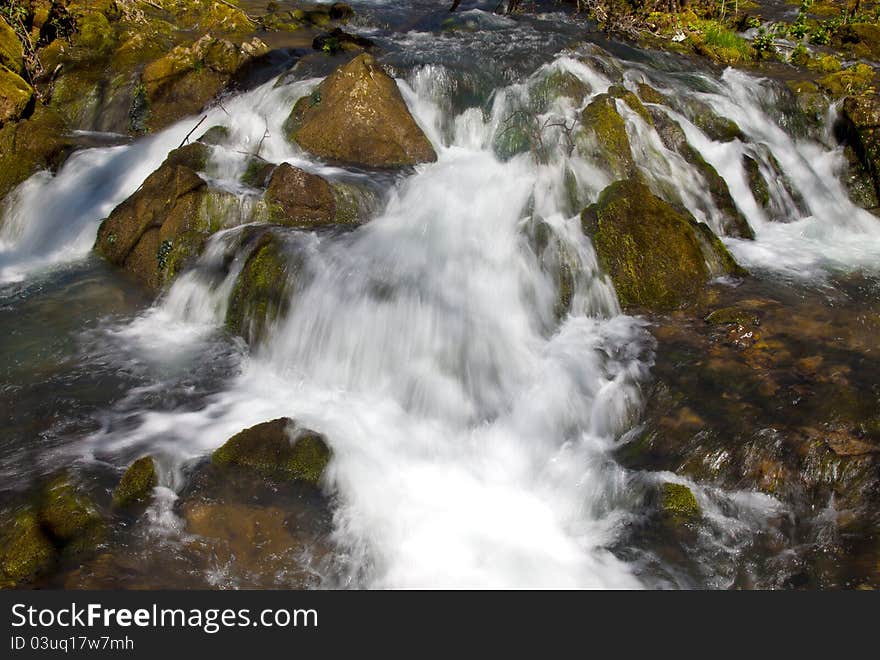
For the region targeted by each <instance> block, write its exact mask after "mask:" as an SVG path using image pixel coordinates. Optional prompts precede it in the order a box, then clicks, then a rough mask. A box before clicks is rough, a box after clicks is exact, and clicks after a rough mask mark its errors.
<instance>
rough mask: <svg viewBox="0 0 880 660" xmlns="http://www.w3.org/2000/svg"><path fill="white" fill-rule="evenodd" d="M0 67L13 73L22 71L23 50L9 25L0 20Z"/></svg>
mask: <svg viewBox="0 0 880 660" xmlns="http://www.w3.org/2000/svg"><path fill="white" fill-rule="evenodd" d="M0 66H4V67H6V68H7V69H9V70H10V71H13V72H15V73H22V71H23V69H24V48H23V47H22V45H21V41H19V39H18V36H17V35H16V34H15V30H13V29H12V28H11V27H10V26H9V24H8V23H7V22H6V21H5V20H3V19H2V18H0Z"/></svg>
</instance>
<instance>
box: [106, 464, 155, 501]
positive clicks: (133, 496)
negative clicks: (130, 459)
mask: <svg viewBox="0 0 880 660" xmlns="http://www.w3.org/2000/svg"><path fill="white" fill-rule="evenodd" d="M158 483H159V478H158V476H157V475H156V463H155V461H154V460H153V457H152V456H143V457H142V458H139V459H137V460H136V461H135V462H134V463H132V464H131V465H130V466H129V467H128V469H127V470H126V471H125V474H123V475H122V479H120V480H119V484H118V485H117V486H116V489H115V490H114V491H113V504H114V506H117V507H128V506H131V505H132V504H137V503H143V502H146V501H148V500H149V499H150V497H151V496H152V494H153V489H154V488H155V487H156V486H157V485H158Z"/></svg>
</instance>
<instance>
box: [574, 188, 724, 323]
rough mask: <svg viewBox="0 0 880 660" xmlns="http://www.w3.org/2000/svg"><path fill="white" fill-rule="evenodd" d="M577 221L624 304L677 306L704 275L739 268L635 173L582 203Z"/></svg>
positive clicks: (706, 277) (700, 283)
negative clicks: (593, 200)
mask: <svg viewBox="0 0 880 660" xmlns="http://www.w3.org/2000/svg"><path fill="white" fill-rule="evenodd" d="M581 223H582V226H583V229H584V232H585V233H586V234H587V235H588V236H590V237H591V238H592V240H593V245H594V246H595V248H596V253H597V255H598V257H599V262H600V265H601V266H602V268H603V270H604V271H605V272H606V273H608V275H609V276H610V277H611V280H612V281H613V282H614V286H615V288H616V290H617V295H618V298H619V299H620V302H621V304H623V305H625V306H630V305H637V306H641V307H646V308H649V309H653V310H664V309H670V308H674V307H678V306H679V305H681V304H683V303H684V302H686V301H687V300H688V299H689V298H690V297H692V296H694V295H695V294H696V293H698V292H699V291H700V290H701V289H702V287H703V286H704V285H705V284H706V283H707V282H708V281H709V279H710V278H712V277H714V276H718V275H723V274H731V273H738V272H739V270H738V267H737V266H736V264H735V262H734V261H733V258H732V257H731V256H730V254H729V253H728V252H727V250H726V249H725V248H724V246H723V245H722V244H721V242H720V241H719V240H718V239H717V237H714V235H713V234H712V232H711V231H710V230H708V227H706V228H705V229H703V227H704V226H703V225H701V224H700V223H698V222H697V221H696V220H694V218H693V217H692V216H690V215H689V214H687V213H686V212H685V211H679V210H677V209H675V208H674V207H673V206H671V205H670V204H668V203H667V202H665V201H663V200H662V199H660V198H659V197H657V196H656V195H654V194H653V193H652V192H651V190H650V188H648V186H647V184H646V183H644V181H642V180H641V179H640V178H637V177H633V178H631V179H626V180H622V181H617V182H615V183H613V184H611V185H610V186H608V187H607V188H606V189H605V190H604V191H602V194H601V195H600V196H599V199H598V201H597V202H596V203H595V204H593V205H592V206H589V207H587V208H586V209H584V211H583V213H582V214H581ZM706 232H708V233H706ZM710 236H711V238H710ZM713 239H714V240H713Z"/></svg>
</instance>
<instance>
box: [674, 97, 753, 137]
mask: <svg viewBox="0 0 880 660" xmlns="http://www.w3.org/2000/svg"><path fill="white" fill-rule="evenodd" d="M688 105H689V106H690V109H691V117H690V119H691V121H692V122H693V123H694V125H695V126H696V127H697V128H699V129H700V130H701V131H703V133H705V134H706V136H707V137H709V138H711V139H712V140H714V141H716V142H732V141H733V140H739V141H740V142H746V137H745V134H744V133H743V132H742V129H741V128H740V127H739V125H738V124H737V123H736V122H735V121H733V120H732V119H729V118H727V117H722V116H720V115H718V114H716V113H715V112H714V111H713V110H712V109H711V108H710V107H709V106H708V105H706V104H705V103H702V102H698V101H694V100H689V101H688Z"/></svg>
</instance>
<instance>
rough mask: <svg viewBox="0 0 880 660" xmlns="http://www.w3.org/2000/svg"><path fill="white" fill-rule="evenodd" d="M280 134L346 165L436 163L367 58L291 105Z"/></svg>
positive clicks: (389, 83)
mask: <svg viewBox="0 0 880 660" xmlns="http://www.w3.org/2000/svg"><path fill="white" fill-rule="evenodd" d="M285 131H286V132H287V135H288V137H289V138H290V139H291V140H292V141H293V142H296V143H297V144H299V146H301V147H302V148H303V149H305V150H307V151H310V152H311V153H313V154H315V155H316V156H318V157H320V158H326V159H328V160H331V161H339V162H343V163H349V164H352V165H363V166H367V167H377V168H385V167H401V166H406V165H416V164H418V163H424V162H432V161H435V160H436V159H437V154H436V153H435V152H434V148H433V147H432V146H431V143H430V141H429V140H428V138H427V137H426V136H425V134H424V133H423V132H422V130H421V128H419V126H418V124H416V122H415V120H414V119H413V117H412V115H411V114H410V112H409V109H408V108H407V107H406V103H405V102H404V100H403V97H402V96H401V94H400V90H399V89H398V88H397V83H395V81H394V79H393V78H391V76H389V75H388V74H387V73H385V72H384V71H383V70H382V68H381V67H380V66H379V64H378V63H377V62H376V60H375V59H373V57H372V56H370V55H367V54H363V55H359V56H358V57H356V58H355V59H353V60H352V61H351V62H349V63H348V64H345V65H344V66H341V67H339V68H338V69H336V71H334V72H333V73H332V74H330V76H328V77H327V78H326V79H325V80H324V81H323V82H322V83H321V84H320V85H318V87H317V88H316V89H315V91H314V92H312V93H311V94H310V95H309V96H304V97H303V98H301V99H300V100H299V101H297V102H296V105H295V106H294V108H293V111H292V112H291V113H290V116H289V117H288V119H287V122H286V123H285Z"/></svg>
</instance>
